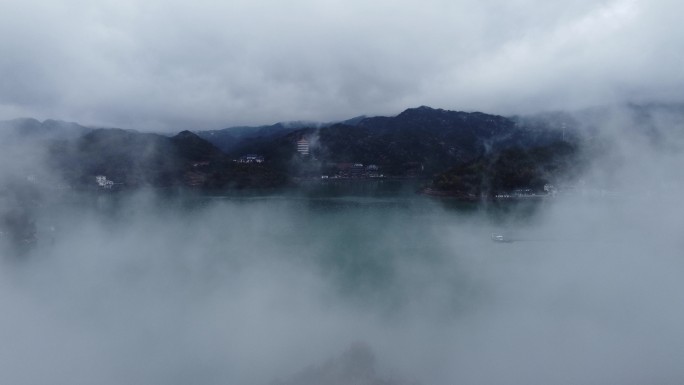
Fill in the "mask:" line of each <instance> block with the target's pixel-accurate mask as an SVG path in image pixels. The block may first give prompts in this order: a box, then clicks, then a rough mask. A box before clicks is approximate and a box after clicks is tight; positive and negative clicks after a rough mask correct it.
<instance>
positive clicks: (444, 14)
mask: <svg viewBox="0 0 684 385" xmlns="http://www.w3.org/2000/svg"><path fill="white" fill-rule="evenodd" d="M683 8H684V7H682V6H681V3H679V2H678V1H675V0H616V1H608V0H607V1H589V0H576V1H564V2H552V1H546V0H423V1H420V2H419V1H401V0H391V1H390V0H377V1H360V0H345V1H341V0H290V1H287V2H286V1H275V0H265V1H254V0H227V1H211V0H195V1H185V0H184V1H180V0H178V1H177V0H168V1H164V0H145V1H142V0H55V1H43V0H4V1H2V2H0V53H1V54H0V75H1V76H0V119H11V118H16V117H20V116H32V117H36V118H39V119H45V118H56V119H63V120H71V121H78V122H81V123H84V124H91V125H107V126H117V127H124V128H135V129H141V130H168V131H175V130H181V129H209V128H222V127H227V126H231V125H239V124H267V123H273V122H277V121H285V120H317V121H331V120H338V119H345V118H350V117H353V116H357V115H361V114H367V115H376V114H383V115H391V114H396V113H398V112H401V111H402V110H403V109H405V108H408V107H414V106H419V105H430V106H433V107H439V108H445V109H454V110H466V111H469V110H482V111H486V112H492V113H500V114H510V113H525V112H534V111H540V110H548V109H558V108H579V107H584V106H590V105H596V104H605V103H610V102H614V101H616V100H617V101H622V100H630V101H643V100H655V101H682V99H684V98H683V97H682V93H681V90H682V89H683V88H682V86H684V65H683V64H684V50H682V47H684V23H682V22H681V15H682V10H683Z"/></svg>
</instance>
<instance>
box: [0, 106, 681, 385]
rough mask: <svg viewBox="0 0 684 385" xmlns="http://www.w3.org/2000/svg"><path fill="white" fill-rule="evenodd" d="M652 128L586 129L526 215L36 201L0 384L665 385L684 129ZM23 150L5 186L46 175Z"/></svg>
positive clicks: (669, 123) (662, 121) (6, 283)
mask: <svg viewBox="0 0 684 385" xmlns="http://www.w3.org/2000/svg"><path fill="white" fill-rule="evenodd" d="M649 122H651V123H653V124H651V125H648V126H647V127H648V128H649V129H648V130H646V129H645V128H644V127H646V125H644V124H643V122H640V121H638V120H636V119H635V118H634V117H633V116H632V115H630V114H628V113H627V112H625V111H624V110H620V109H615V110H612V112H611V113H610V114H607V115H603V116H601V117H600V119H597V118H595V117H592V118H591V119H589V118H587V119H586V122H585V124H586V126H587V127H591V128H593V129H594V131H591V132H592V134H591V135H590V137H591V138H594V139H592V140H599V139H600V141H601V143H603V145H602V146H603V147H600V149H601V150H602V151H600V153H599V152H598V151H597V152H594V153H592V156H595V159H593V162H592V167H591V168H590V169H589V170H588V171H587V172H586V173H585V175H583V177H582V179H581V181H578V182H577V185H576V186H574V190H572V192H568V193H565V194H559V195H558V196H556V197H555V199H549V200H546V201H544V202H543V203H539V204H534V205H527V204H519V205H510V206H497V205H493V204H486V205H472V206H468V205H466V206H460V205H459V204H455V203H454V202H449V201H443V200H435V199H433V198H427V197H423V196H417V195H412V194H409V195H401V194H400V195H398V196H375V197H359V196H331V197H309V196H306V195H301V194H285V195H248V196H224V195H206V194H197V193H194V194H193V193H189V192H182V193H173V194H169V193H168V192H166V193H162V192H160V191H155V190H141V191H137V192H126V193H119V194H115V193H114V194H106V193H104V194H103V193H97V194H94V193H79V192H75V191H71V190H68V189H58V188H50V189H45V190H43V191H42V192H41V194H40V198H36V201H37V202H39V203H37V204H32V206H31V207H32V208H33V209H32V210H33V211H32V215H33V218H34V219H35V227H36V232H37V234H38V241H37V243H36V244H35V245H34V246H33V247H32V248H30V249H29V250H26V251H25V252H23V253H18V252H16V250H14V249H13V248H12V247H5V248H3V249H2V253H3V254H2V262H1V264H0V307H1V308H2V309H3V312H2V313H3V316H2V317H0V340H1V341H3V343H2V344H1V345H0V382H2V383H8V384H40V383H51V384H67V383H68V384H92V383H99V384H120V383H130V384H151V383H163V384H176V383H178V384H180V383H190V382H191V383H197V384H286V385H288V384H293V383H304V384H306V383H331V384H337V383H339V384H342V383H350V382H356V383H367V384H453V383H461V384H472V383H478V384H501V383H528V384H548V383H554V384H615V383H620V384H643V383H659V384H679V383H681V382H682V381H683V380H684V370H682V368H681V359H682V357H683V356H684V333H682V331H681V324H682V321H684V309H682V307H681V306H679V304H680V303H681V301H682V299H683V298H684V284H683V283H682V280H681V276H682V271H683V270H684V261H683V260H682V250H683V249H684V238H682V236H681V229H682V228H684V215H682V214H684V213H683V212H682V208H681V207H682V206H681V202H680V199H679V196H678V194H677V192H678V191H680V188H681V187H682V182H681V181H682V180H684V179H683V178H682V177H681V176H682V175H681V172H682V171H681V167H679V165H681V164H684V163H682V161H684V159H683V153H682V151H681V150H682V146H681V144H682V143H684V142H682V139H683V137H682V128H683V126H682V120H681V119H679V118H677V116H676V115H673V114H671V113H669V112H668V111H667V110H663V111H660V112H658V113H657V114H655V115H654V116H653V117H652V119H650V120H649ZM649 124H650V123H649ZM588 130H589V129H588ZM654 133H657V134H658V135H654ZM588 135H589V134H588ZM14 148H17V147H14ZM17 149H18V148H17ZM17 151H18V150H17ZM27 151H29V150H28V149H27V150H26V151H24V152H21V151H18V152H17V153H21V154H23V155H24V157H23V158H21V159H24V161H23V162H22V163H21V168H16V167H14V166H17V165H18V163H17V161H16V160H14V159H13V158H12V155H11V153H8V152H3V160H4V162H3V165H4V167H3V172H2V175H3V176H7V177H9V176H8V175H10V174H11V175H13V176H14V177H17V178H21V177H23V176H24V174H23V171H21V172H19V171H16V170H27V169H31V170H33V171H32V173H33V174H34V175H44V176H45V177H46V178H49V177H50V175H51V174H50V172H49V169H48V168H47V167H46V165H44V164H43V163H42V161H41V159H42V158H41V157H40V156H38V154H31V153H29V152H27ZM5 154H8V156H5ZM32 155H35V156H32ZM40 170H42V173H41V172H40ZM2 198H3V201H2V203H3V206H2V208H3V210H4V209H7V208H8V207H12V205H16V204H17V203H15V202H16V201H13V200H12V199H10V198H11V194H9V193H7V192H5V193H4V194H3V196H2ZM492 233H503V234H506V236H507V237H510V238H511V239H512V240H513V242H511V243H496V242H492V241H491V234H492ZM5 246H6V245H5Z"/></svg>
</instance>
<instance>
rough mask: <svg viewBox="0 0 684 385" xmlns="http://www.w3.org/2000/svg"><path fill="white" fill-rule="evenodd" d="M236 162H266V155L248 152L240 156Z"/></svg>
mask: <svg viewBox="0 0 684 385" xmlns="http://www.w3.org/2000/svg"><path fill="white" fill-rule="evenodd" d="M236 162H238V163H264V157H263V156H261V155H257V154H247V155H243V156H241V157H239V158H238V159H237V160H236Z"/></svg>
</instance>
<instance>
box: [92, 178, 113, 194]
mask: <svg viewBox="0 0 684 385" xmlns="http://www.w3.org/2000/svg"><path fill="white" fill-rule="evenodd" d="M95 183H97V185H98V186H99V187H102V188H104V189H107V190H109V189H111V188H112V187H114V181H111V180H109V179H107V177H106V176H104V175H98V176H96V177H95Z"/></svg>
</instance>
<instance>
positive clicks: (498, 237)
mask: <svg viewBox="0 0 684 385" xmlns="http://www.w3.org/2000/svg"><path fill="white" fill-rule="evenodd" d="M492 242H498V243H511V242H513V240H512V239H510V238H506V237H504V236H503V234H496V233H492Z"/></svg>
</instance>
